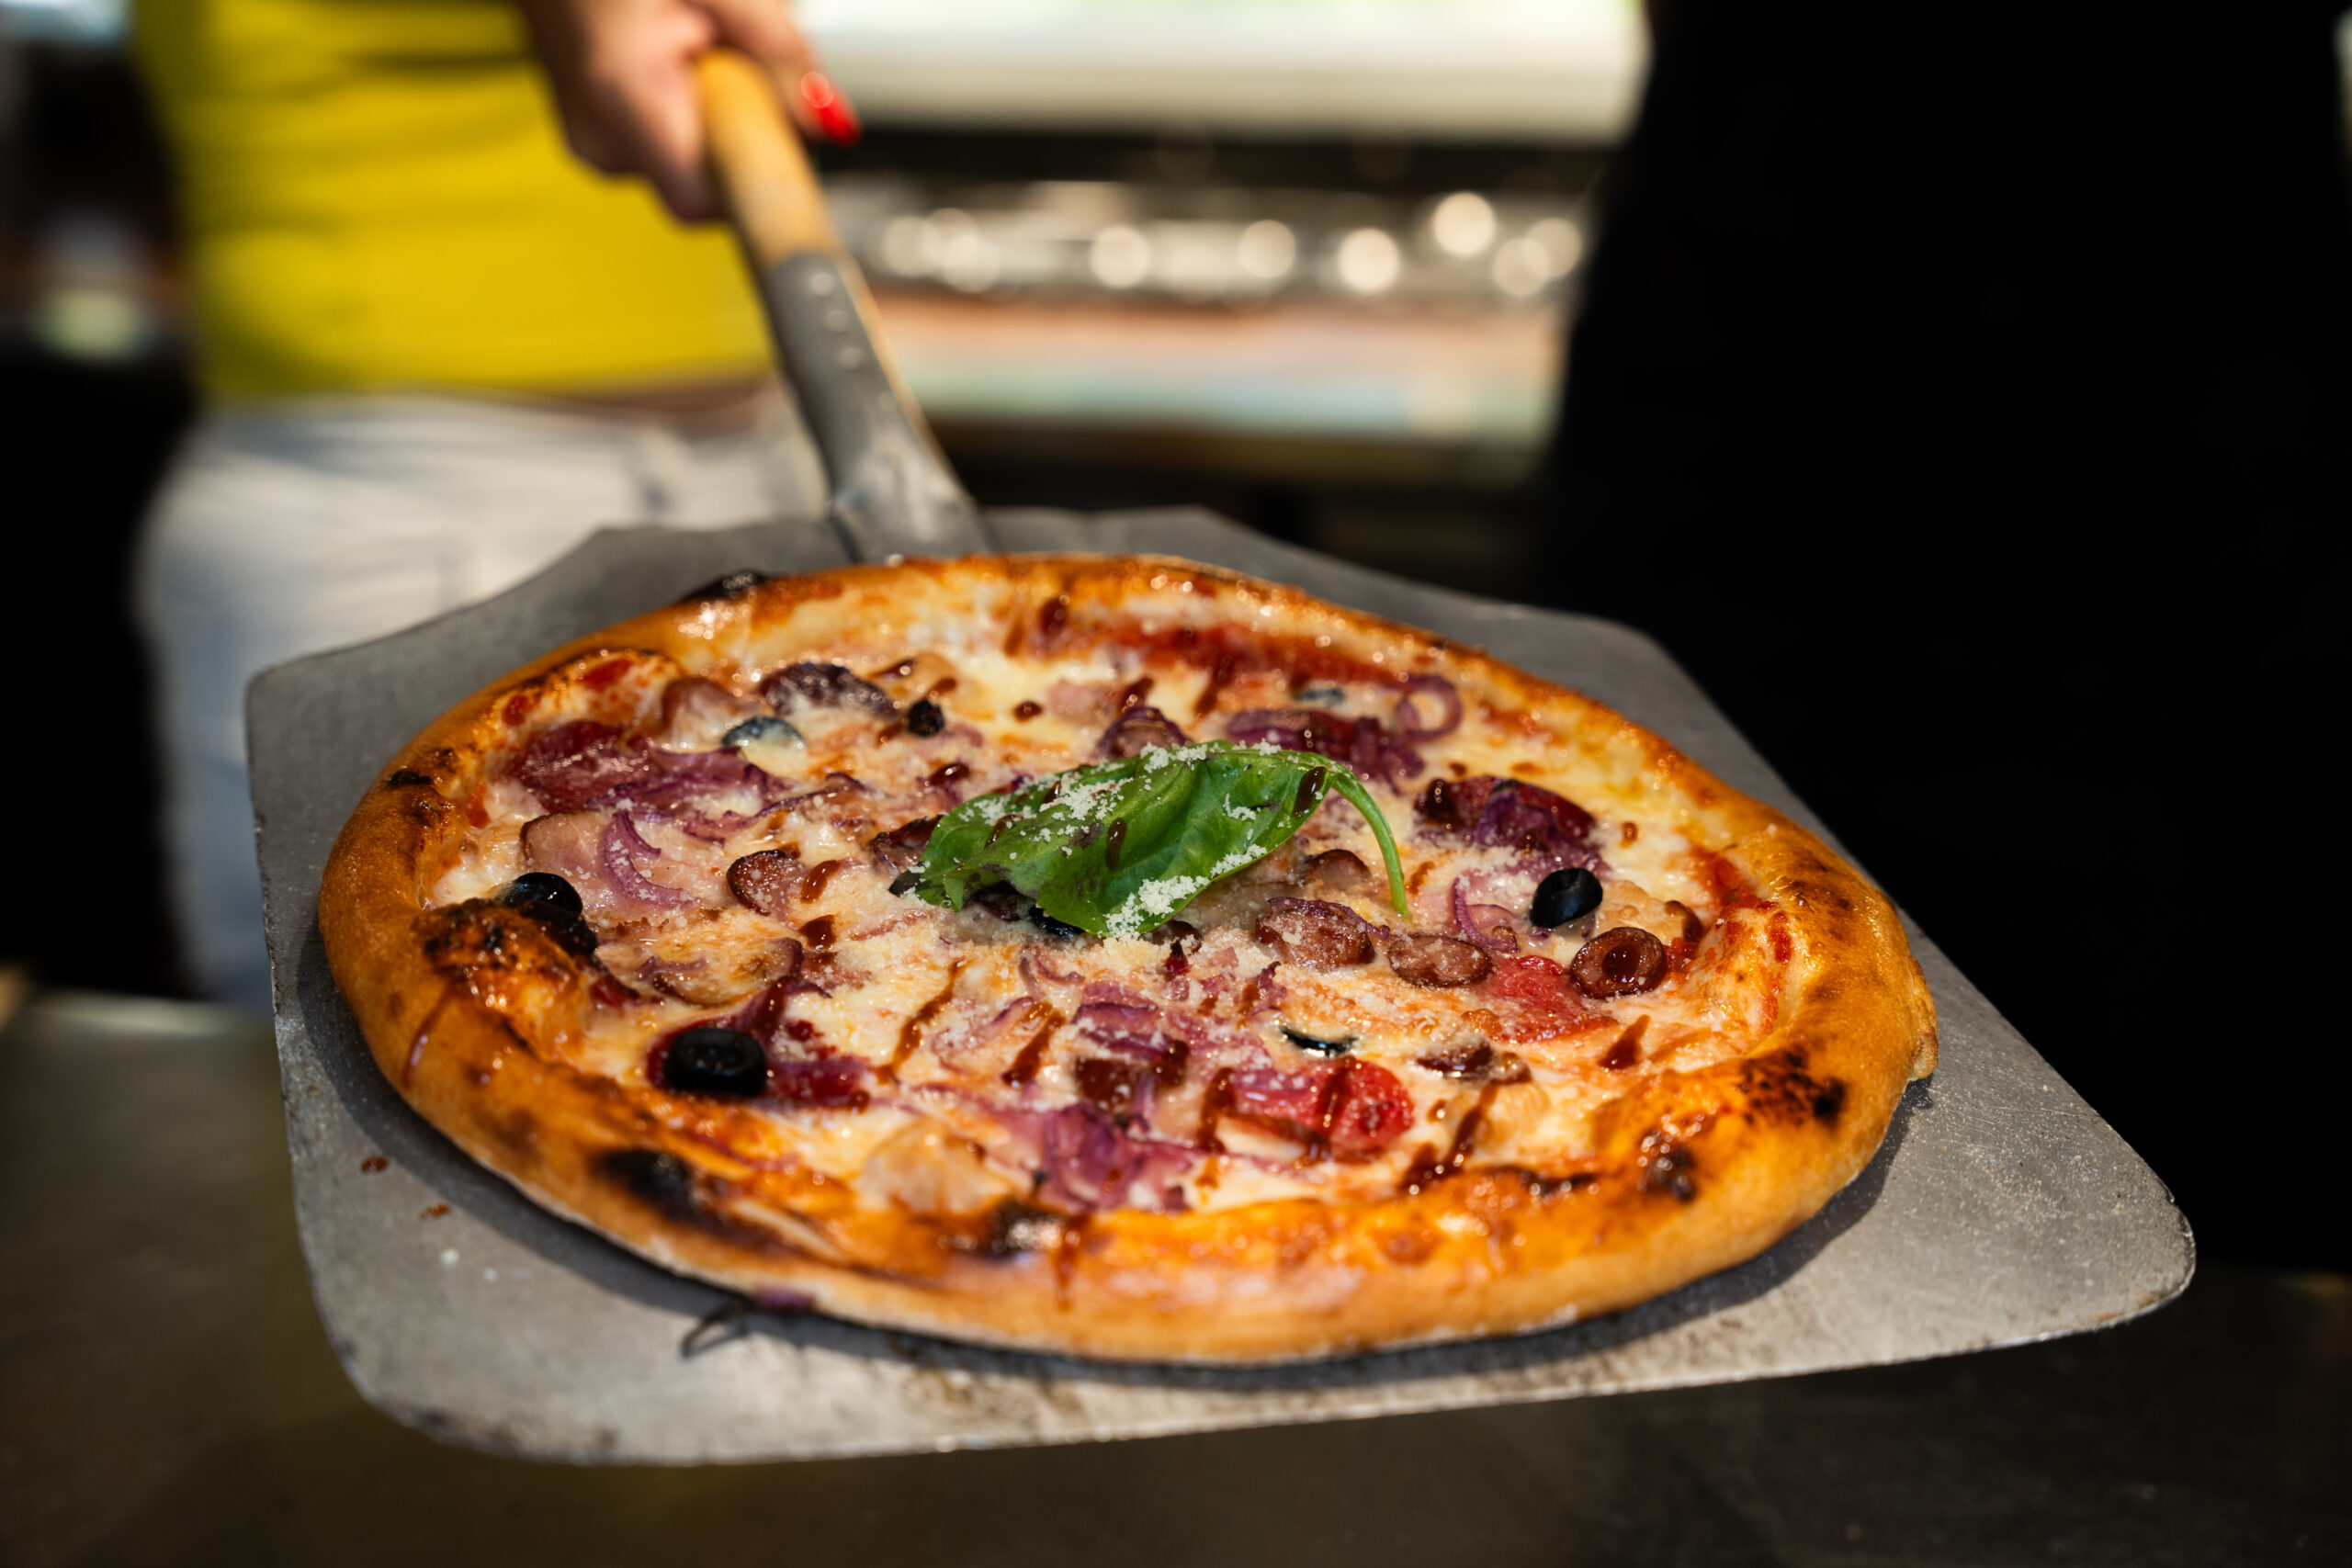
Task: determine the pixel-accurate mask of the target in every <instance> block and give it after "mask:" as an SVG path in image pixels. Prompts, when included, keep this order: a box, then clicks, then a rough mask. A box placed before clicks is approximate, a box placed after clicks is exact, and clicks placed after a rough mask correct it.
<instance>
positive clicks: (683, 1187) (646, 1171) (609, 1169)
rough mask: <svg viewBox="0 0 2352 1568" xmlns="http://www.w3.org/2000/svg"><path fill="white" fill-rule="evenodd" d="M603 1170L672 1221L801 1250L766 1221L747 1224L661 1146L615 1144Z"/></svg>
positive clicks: (600, 1164) (746, 1242) (768, 1248)
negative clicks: (619, 1146) (715, 1199)
mask: <svg viewBox="0 0 2352 1568" xmlns="http://www.w3.org/2000/svg"><path fill="white" fill-rule="evenodd" d="M596 1168H597V1170H598V1171H599V1173H600V1174H602V1175H603V1176H604V1177H605V1178H606V1179H608V1180H610V1181H612V1182H613V1183H614V1184H615V1185H616V1186H617V1187H619V1188H620V1189H621V1190H623V1191H624V1192H627V1193H628V1195H629V1196H630V1197H632V1198H634V1199H636V1200H637V1201H639V1202H640V1203H642V1204H644V1205H645V1206H646V1207H647V1208H649V1209H651V1210H652V1211H653V1212H654V1213H658V1214H660V1215H661V1216H662V1218H663V1219H666V1220H669V1221H670V1222H672V1223H673V1224H681V1225H692V1226H693V1227H694V1228H695V1229H696V1230H698V1231H701V1232H703V1233H705V1234H706V1235H713V1236H717V1237H718V1238H720V1239H721V1240H724V1241H729V1242H733V1243H734V1244H736V1245H737V1246H739V1247H756V1248H758V1249H759V1250H761V1251H763V1252H797V1250H799V1249H798V1248H797V1247H793V1246H792V1245H791V1244H790V1243H789V1242H787V1241H786V1240H785V1239H784V1238H783V1237H782V1236H779V1235H776V1234H775V1232H774V1231H772V1230H769V1229H768V1228H767V1227H766V1226H764V1225H755V1224H746V1223H745V1222H744V1221H741V1220H739V1219H737V1218H735V1217H734V1216H733V1215H731V1214H729V1213H726V1212H724V1211H723V1210H720V1209H718V1208H715V1207H713V1206H712V1203H711V1196H712V1188H713V1187H714V1186H715V1185H716V1186H720V1188H721V1190H723V1185H722V1184H716V1183H713V1182H712V1181H710V1180H709V1179H707V1178H706V1177H704V1176H703V1175H702V1174H701V1173H699V1172H697V1171H696V1170H695V1168H694V1167H693V1166H691V1165H688V1164H687V1163H686V1162H685V1161H684V1160H682V1159H680V1158H679V1157H678V1156H676V1155H673V1154H664V1153H663V1152H662V1150H660V1149H614V1150H611V1151H609V1152H608V1153H606V1154H605V1155H603V1156H599V1157H598V1159H597V1161H596Z"/></svg>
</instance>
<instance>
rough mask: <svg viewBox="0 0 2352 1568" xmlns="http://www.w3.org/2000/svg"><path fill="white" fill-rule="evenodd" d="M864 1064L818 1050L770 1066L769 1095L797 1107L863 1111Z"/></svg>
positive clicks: (772, 1063)
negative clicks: (807, 1106)
mask: <svg viewBox="0 0 2352 1568" xmlns="http://www.w3.org/2000/svg"><path fill="white" fill-rule="evenodd" d="M865 1073H866V1067H865V1062H864V1061H863V1060H862V1059H860V1058H859V1057H856V1056H852V1055H846V1054H844V1053H842V1052H839V1051H835V1050H833V1049H831V1047H830V1046H822V1045H820V1046H819V1047H818V1048H817V1049H816V1051H815V1052H813V1053H812V1054H810V1055H806V1056H793V1057H787V1058H786V1059H785V1060H783V1061H773V1060H772V1061H771V1062H770V1063H769V1064H768V1089H769V1092H770V1093H772V1094H774V1095H775V1097H776V1098H777V1099H779V1100H788V1101H790V1102H791V1103H792V1104H795V1105H813V1106H817V1107H819V1108H820V1109H822V1110H829V1111H863V1110H865V1104H866V1098H867V1097H866V1092H865Z"/></svg>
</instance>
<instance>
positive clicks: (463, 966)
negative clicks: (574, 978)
mask: <svg viewBox="0 0 2352 1568" xmlns="http://www.w3.org/2000/svg"><path fill="white" fill-rule="evenodd" d="M425 919H426V922H427V925H428V928H429V929H428V930H427V931H426V934H425V938H424V956H425V958H426V959H427V960H428V961H429V962H430V963H431V964H433V965H434V966H435V968H437V969H440V970H441V971H443V972H444V973H446V974H448V975H450V976H454V977H456V978H458V979H460V980H463V981H467V982H471V981H473V980H475V979H478V978H487V977H491V976H497V975H503V974H521V973H526V972H531V971H537V972H539V973H543V974H548V975H550V976H565V975H570V974H571V973H574V972H576V969H577V967H578V965H577V964H575V962H574V960H576V959H577V960H586V959H587V958H588V954H589V953H594V952H595V940H596V935H595V932H594V931H593V930H591V929H590V928H589V926H588V923H587V922H586V921H585V920H583V919H581V918H580V917H579V916H577V915H569V914H567V913H566V912H564V911H561V910H555V909H551V908H550V909H548V910H547V911H546V912H545V913H544V914H543V913H542V912H541V910H540V909H539V908H537V907H535V908H533V909H531V910H530V911H529V912H527V913H526V912H524V911H520V910H515V909H509V908H504V907H503V906H501V905H497V904H493V903H492V902H491V901H490V900H488V899H486V898H469V899H467V900H466V901H465V902H464V903H462V904H453V905H451V906H450V907H449V908H446V909H436V910H435V911H434V912H433V913H432V914H431V915H428V916H427V917H425ZM558 921H560V922H561V926H560V929H557V927H556V924H555V922H558ZM583 944H584V945H585V946H586V949H587V952H586V953H581V952H579V951H578V950H579V948H580V947H581V946H582V945H583Z"/></svg>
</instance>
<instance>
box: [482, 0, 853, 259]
mask: <svg viewBox="0 0 2352 1568" xmlns="http://www.w3.org/2000/svg"><path fill="white" fill-rule="evenodd" d="M517 4H518V5H519V6H520V7H521V9H522V12H523V16H524V18H525V20H526V22H527V23H528V24H529V26H530V30H531V40H532V47H533V49H534V50H535V51H536V52H537V54H538V57H539V61H540V62H541V63H542V64H543V65H544V66H545V67H546V68H547V73H548V85H550V86H551V87H552V88H553V89H554V92H555V102H556V113H557V115H558V117H559V118H560V119H561V121H562V124H563V138H564V141H566V142H567V143H568V144H569V145H570V146H571V151H572V152H573V153H574V154H575V155H576V156H578V157H579V159H580V160H581V162H582V163H584V164H587V165H588V166H589V167H591V168H594V169H599V170H602V171H603V172H604V173H605V174H608V175H641V176H643V177H644V178H645V179H646V180H647V181H649V182H650V184H651V185H652V186H653V188H654V190H655V191H656V192H657V193H658V194H659V195H660V196H661V197H662V205H663V206H664V207H667V208H668V209H670V211H671V212H672V213H673V215H674V216H676V217H677V218H679V219H680V220H684V221H686V222H700V221H704V220H709V219H712V218H716V217H718V212H719V209H718V198H717V197H716V195H715V193H714V192H713V190H712V188H711V184H710V177H709V175H708V174H707V172H706V171H705V169H704V167H703V123H702V106H701V103H700V100H699V99H698V98H697V97H696V96H695V73H694V62H695V56H696V55H698V54H700V53H702V52H703V51H705V50H708V49H718V48H726V49H733V50H737V51H741V52H742V53H744V54H746V55H749V56H750V57H751V58H752V60H754V61H757V62H759V63H760V64H762V65H763V66H765V67H766V68H767V71H768V74H769V75H770V76H771V77H773V78H774V79H775V85H776V96H777V98H778V99H779V100H780V101H781V102H782V103H783V104H784V106H785V107H786V110H787V111H788V112H789V113H790V114H791V116H792V118H793V119H794V120H795V121H796V122H797V124H798V125H799V126H800V128H801V130H803V131H804V132H811V133H815V134H820V135H823V136H826V137H828V138H830V139H831V140H832V141H840V142H844V143H846V142H851V141H856V140H857V116H856V114H855V113H854V111H853V110H852V109H851V108H850V107H849V103H848V100H846V99H844V98H843V97H842V96H841V95H840V94H839V93H838V92H837V91H836V90H835V89H834V87H833V85H832V83H831V80H830V79H829V78H828V77H826V76H825V75H824V74H823V73H821V72H820V71H818V70H816V69H815V68H814V59H813V57H812V55H811V54H810V52H809V45H808V41H807V40H806V39H803V38H802V37H801V36H800V30H799V29H798V28H796V27H794V26H793V25H792V17H791V15H790V13H789V12H788V11H787V10H786V7H785V4H784V0H517Z"/></svg>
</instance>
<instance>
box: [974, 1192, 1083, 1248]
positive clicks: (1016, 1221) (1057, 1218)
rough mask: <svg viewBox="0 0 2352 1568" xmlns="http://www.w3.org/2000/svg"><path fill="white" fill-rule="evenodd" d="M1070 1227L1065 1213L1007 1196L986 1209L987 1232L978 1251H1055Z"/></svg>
mask: <svg viewBox="0 0 2352 1568" xmlns="http://www.w3.org/2000/svg"><path fill="white" fill-rule="evenodd" d="M1068 1229H1069V1215H1067V1214H1057V1213H1055V1212H1054V1211H1053V1210H1051V1209H1040V1208H1037V1207H1036V1206H1035V1205H1034V1204H1030V1203H1023V1202H1020V1201H1017V1200H1014V1199H1012V1198H1007V1199H1006V1200H1005V1201H1003V1202H1001V1203H999V1204H998V1205H997V1206H996V1207H995V1208H994V1209H992V1210H990V1211H989V1229H988V1235H987V1236H986V1238H985V1239H984V1240H983V1241H982V1242H981V1244H980V1250H981V1251H982V1252H983V1253H985V1254H987V1255H988V1256H989V1257H990V1258H1018V1257H1020V1256H1021V1255H1022V1254H1023V1253H1028V1252H1055V1251H1058V1250H1059V1249H1060V1247H1061V1244H1062V1234H1063V1232H1065V1231H1066V1230H1068Z"/></svg>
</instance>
